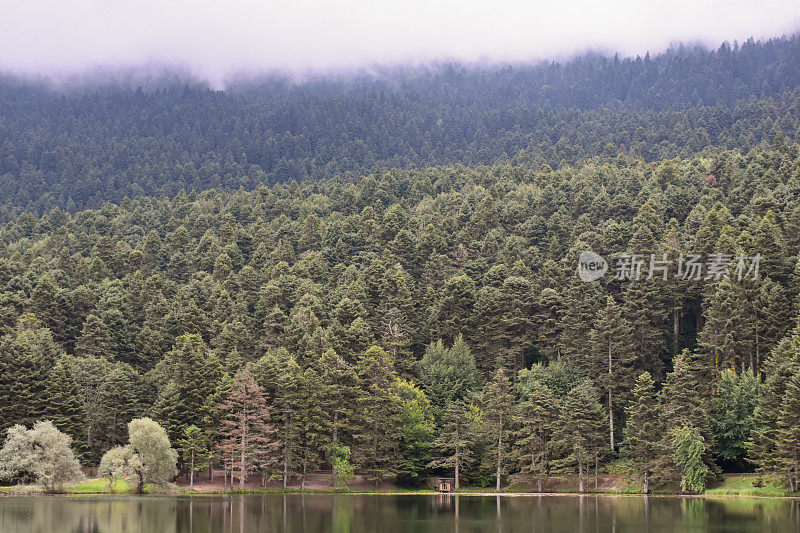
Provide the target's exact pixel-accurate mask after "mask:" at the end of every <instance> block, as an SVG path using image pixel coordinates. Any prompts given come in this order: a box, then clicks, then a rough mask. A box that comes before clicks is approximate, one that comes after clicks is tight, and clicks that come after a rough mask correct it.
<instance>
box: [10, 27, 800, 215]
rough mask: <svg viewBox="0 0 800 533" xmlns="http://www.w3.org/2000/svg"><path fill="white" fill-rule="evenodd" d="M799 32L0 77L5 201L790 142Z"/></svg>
mask: <svg viewBox="0 0 800 533" xmlns="http://www.w3.org/2000/svg"><path fill="white" fill-rule="evenodd" d="M799 48H800V38H798V37H791V38H784V39H775V40H771V41H767V42H754V41H752V40H749V41H748V42H746V43H744V44H742V45H741V46H739V45H738V44H734V46H733V47H731V46H730V45H728V44H725V45H723V46H721V47H720V48H719V49H717V50H712V51H707V50H704V49H700V48H684V47H679V48H675V49H673V50H670V51H667V52H665V53H662V54H659V55H657V56H654V57H652V58H651V57H650V56H649V55H648V56H646V57H644V58H640V57H637V58H618V57H602V56H591V55H590V56H586V57H582V58H578V59H574V60H571V61H568V62H565V63H562V64H560V63H551V64H541V65H537V66H527V65H516V66H507V67H500V66H498V67H479V66H473V67H465V66H459V65H451V66H441V67H436V68H430V69H424V70H416V69H396V70H388V71H386V72H381V73H380V75H379V76H372V75H370V76H362V77H358V78H350V77H346V76H331V77H328V78H321V79H319V78H312V79H310V80H306V81H303V82H299V83H294V82H290V81H288V80H285V79H274V78H270V79H266V80H260V81H258V82H239V83H238V84H236V83H234V84H232V85H231V87H230V88H229V90H227V91H224V92H222V91H214V90H211V89H208V88H206V87H204V86H202V85H200V84H197V83H193V84H187V85H185V86H181V85H176V84H175V83H174V82H172V83H170V84H168V85H167V86H165V87H162V88H158V86H156V87H155V88H152V87H151V88H146V90H140V89H137V88H136V87H135V86H134V87H132V88H130V89H126V88H123V87H122V86H115V85H113V84H112V85H110V86H107V87H102V88H99V87H98V86H97V85H93V84H91V83H89V84H87V85H80V86H78V87H72V88H69V89H63V88H59V89H53V88H50V87H49V86H47V85H46V84H41V83H36V82H30V81H24V80H19V79H15V78H12V77H9V76H4V77H0V207H1V208H2V212H3V215H1V216H4V217H6V219H8V218H10V217H12V216H13V215H14V214H17V213H18V212H19V211H20V209H28V210H30V211H32V212H37V213H39V214H42V213H46V212H47V211H49V209H50V208H51V207H54V206H58V207H61V208H62V209H66V210H67V211H70V212H74V211H76V210H80V209H83V208H99V207H101V206H102V205H103V204H104V203H105V202H106V201H111V202H115V203H118V202H120V201H122V200H123V198H125V197H131V198H133V197H140V196H143V195H162V194H164V195H166V196H170V197H171V196H174V195H175V194H177V193H178V192H179V191H180V190H191V189H194V190H197V191H198V192H199V191H203V190H206V189H209V188H217V189H225V190H235V189H238V188H240V187H244V188H246V189H249V190H252V189H253V188H255V187H256V186H257V185H259V184H274V183H279V182H285V181H290V180H293V179H297V180H300V179H321V178H329V177H333V176H336V175H341V174H347V173H351V174H352V175H354V176H357V175H363V174H365V173H369V172H371V171H373V170H375V168H376V167H382V168H412V167H413V168H425V167H429V166H436V165H448V164H457V163H461V164H466V165H480V164H493V163H495V162H497V161H500V160H504V161H510V162H513V163H517V164H526V165H529V166H534V167H536V166H538V165H540V164H542V163H546V164H548V165H550V166H551V167H552V168H558V167H560V166H561V165H562V164H565V163H569V164H577V163H581V162H585V160H587V159H589V158H592V157H602V158H608V157H611V158H613V157H614V156H616V154H617V153H618V152H620V151H621V152H623V153H630V154H632V155H636V156H639V157H642V158H644V159H645V160H647V161H659V160H663V159H666V158H671V157H676V156H683V157H687V156H690V155H691V154H693V153H696V152H698V151H700V150H702V149H703V148H705V147H707V146H722V147H727V148H739V149H742V150H745V151H746V150H748V149H750V148H753V147H754V146H756V145H757V144H758V143H759V142H761V141H771V140H772V138H773V137H774V134H775V132H776V131H782V132H783V133H784V134H785V135H786V136H787V137H788V138H795V137H796V133H797V131H798V129H799V128H800V124H799V123H798V112H797V110H798V105H800V94H798V92H797V87H798V86H799V85H800V74H798V73H800V60H799V59H798V58H800V53H799V52H798V49H799Z"/></svg>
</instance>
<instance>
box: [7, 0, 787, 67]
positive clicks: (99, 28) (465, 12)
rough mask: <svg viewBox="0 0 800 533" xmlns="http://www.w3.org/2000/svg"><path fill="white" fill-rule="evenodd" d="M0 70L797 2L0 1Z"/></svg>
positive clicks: (364, 58)
mask: <svg viewBox="0 0 800 533" xmlns="http://www.w3.org/2000/svg"><path fill="white" fill-rule="evenodd" d="M0 4H4V5H3V7H2V10H0V11H1V13H2V14H0V70H5V71H11V72H15V73H18V74H27V75H46V76H68V75H74V74H78V73H85V72H87V71H91V70H93V69H98V68H99V69H122V68H129V67H141V66H143V65H144V66H147V65H159V66H165V65H166V66H169V67H176V68H180V69H183V70H185V71H187V72H190V73H192V74H193V75H195V76H200V77H202V78H205V79H208V80H210V81H212V82H216V83H220V82H222V81H223V80H225V79H229V78H230V77H231V76H235V75H238V74H242V73H254V72H265V71H274V70H278V71H283V72H290V73H294V74H303V73H307V72H317V71H331V70H340V69H353V68H363V67H366V66H369V65H375V64H390V65H391V64H409V63H410V64H415V63H426V62H431V61H443V60H444V61H449V60H456V61H465V62H470V61H484V60H488V61H529V60H538V59H544V58H562V57H565V56H569V55H571V54H574V53H576V52H579V51H583V50H587V49H593V50H601V51H619V52H621V53H623V54H625V55H635V54H643V53H644V52H645V51H653V52H655V51H659V50H663V49H664V48H666V47H667V46H668V45H669V44H670V43H674V42H678V41H683V42H693V43H694V42H701V43H704V44H708V45H712V46H716V45H718V44H719V43H720V42H722V41H724V40H728V41H731V42H732V41H733V40H734V39H739V40H744V39H746V38H748V37H750V36H754V37H756V38H769V37H774V36H780V35H781V34H785V33H791V32H793V31H794V30H796V29H799V28H800V3H798V2H797V1H796V0H786V1H774V2H763V1H762V2H755V1H742V0H728V1H719V0H713V1H709V2H703V1H684V0H679V1H671V2H659V1H656V2H645V1H641V0H636V1H633V0H621V1H616V2H609V1H602V0H596V1H586V0H578V1H569V0H567V1H553V2H546V3H545V2H533V1H503V0H495V1H473V0H408V1H405V2H398V1H380V0H373V1H367V0H340V1H311V0H266V1H264V0H260V1H259V0H226V1H222V0H218V1H209V0H191V1H190V0H139V1H137V2H122V1H118V0H111V1H109V0H71V1H63V0H61V1H53V0H0Z"/></svg>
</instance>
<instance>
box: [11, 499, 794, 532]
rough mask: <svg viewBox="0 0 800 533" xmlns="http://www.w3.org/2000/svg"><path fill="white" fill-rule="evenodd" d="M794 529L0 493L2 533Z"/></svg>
mask: <svg viewBox="0 0 800 533" xmlns="http://www.w3.org/2000/svg"><path fill="white" fill-rule="evenodd" d="M643 530H652V531H686V530H691V531H726V532H729V531H753V532H756V531H758V532H761V531H781V532H785V531H800V501H798V500H788V499H768V498H716V499H710V498H681V497H672V496H650V497H647V498H645V497H642V496H615V495H614V496H612V495H589V496H573V495H559V496H556V495H546V496H537V495H523V496H511V495H508V496H493V495H492V496H467V495H427V494H426V495H412V494H409V495H397V494H392V495H388V494H387V495H372V494H303V495H300V494H289V495H283V494H265V495H204V496H140V497H136V496H2V497H0V532H2V533H17V532H20V533H23V532H24V533H32V532H40V531H41V532H45V531H46V532H51V531H57V532H100V533H117V532H120V533H122V532H124V533H133V532H147V533H172V532H175V533H178V532H196V533H200V532H212V531H213V532H231V533H234V532H235V533H246V532H251V531H259V532H261V531H270V532H272V531H287V532H292V531H309V532H318V531H334V532H346V531H354V532H373V531H380V532H381V533H390V532H406V531H408V532H410V531H415V532H416V531H422V532H428V531H430V532H437V533H440V532H459V533H460V532H472V531H502V532H507V533H513V532H516V531H527V532H532V531H542V532H544V531H570V532H571V531H587V532H588V531H592V532H596V531H616V532H621V531H643Z"/></svg>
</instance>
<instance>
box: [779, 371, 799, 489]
mask: <svg viewBox="0 0 800 533" xmlns="http://www.w3.org/2000/svg"><path fill="white" fill-rule="evenodd" d="M777 429H778V431H777V443H776V444H777V450H776V452H777V453H778V454H779V460H778V464H779V465H780V467H781V469H782V470H783V472H784V475H785V476H786V477H787V478H788V479H789V490H790V492H798V491H800V370H797V371H795V373H794V376H792V378H791V379H790V380H789V382H788V383H787V384H786V393H785V394H784V396H783V401H782V402H781V409H780V413H779V414H778V428H777Z"/></svg>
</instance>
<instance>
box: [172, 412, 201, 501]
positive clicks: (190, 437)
mask: <svg viewBox="0 0 800 533" xmlns="http://www.w3.org/2000/svg"><path fill="white" fill-rule="evenodd" d="M177 443H178V451H179V452H180V454H181V456H182V457H183V463H184V465H186V468H188V470H189V488H190V489H194V474H195V472H196V471H197V470H200V469H202V468H205V466H206V464H207V463H208V459H209V450H208V441H207V440H206V435H205V432H204V431H203V430H202V429H200V428H199V427H197V426H195V425H194V424H192V425H191V426H187V427H186V428H184V430H183V435H182V437H181V439H180V440H178V441H177Z"/></svg>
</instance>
